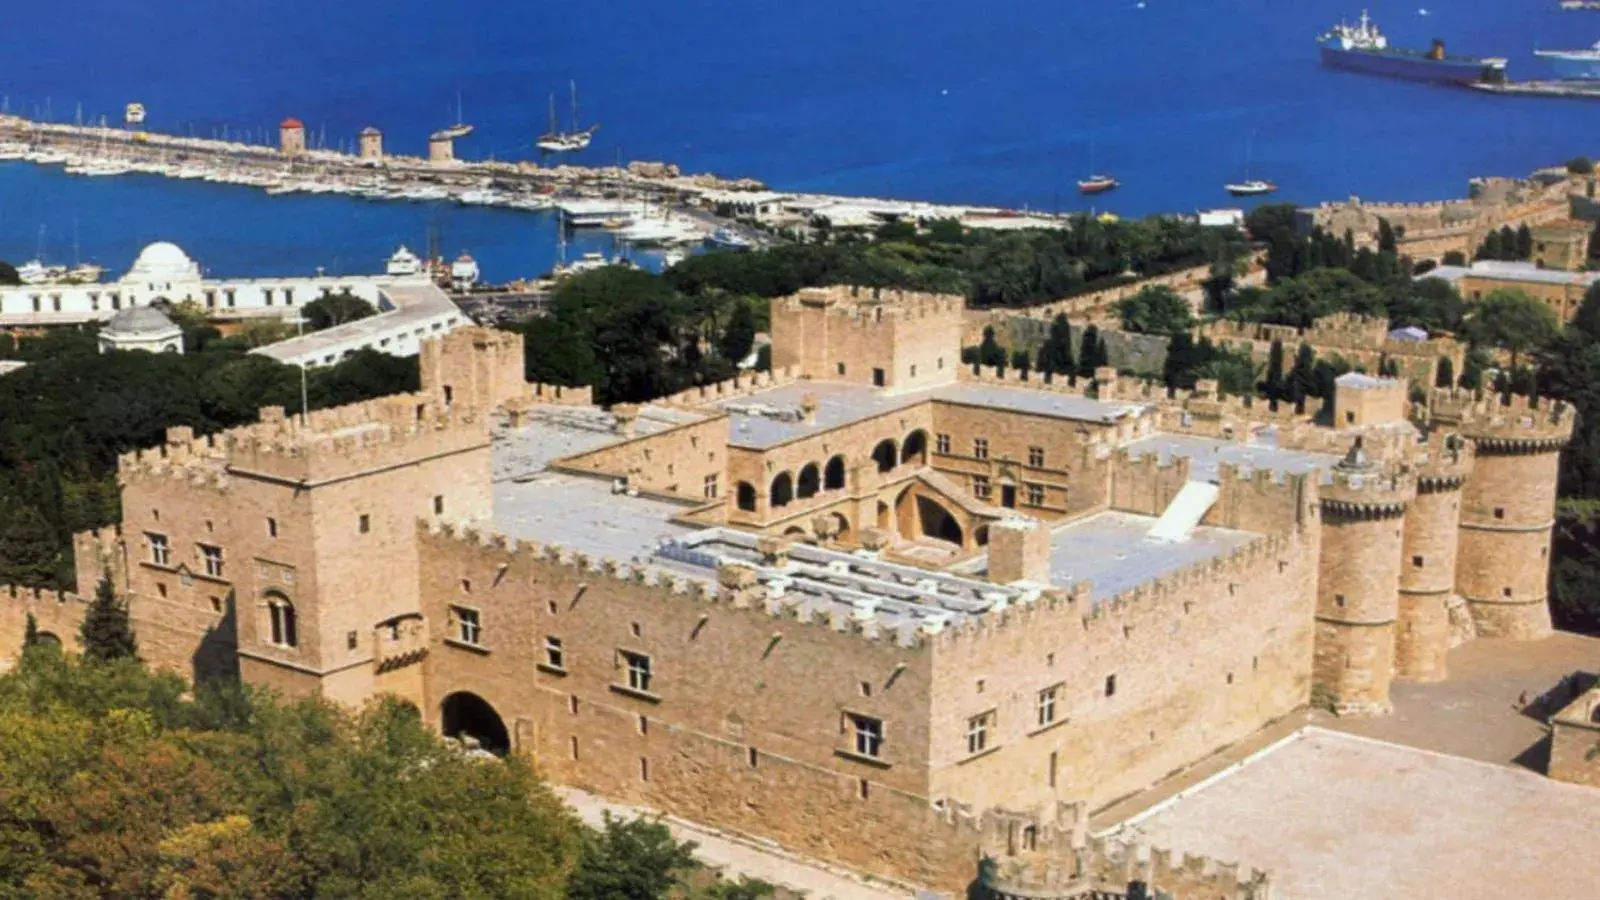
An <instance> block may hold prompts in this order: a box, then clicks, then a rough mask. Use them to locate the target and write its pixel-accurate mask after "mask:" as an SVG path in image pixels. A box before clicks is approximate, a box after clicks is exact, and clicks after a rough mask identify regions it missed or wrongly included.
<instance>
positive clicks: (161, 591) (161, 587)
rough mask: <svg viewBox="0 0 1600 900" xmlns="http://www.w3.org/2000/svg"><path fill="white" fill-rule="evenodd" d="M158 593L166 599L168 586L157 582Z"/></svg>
mask: <svg viewBox="0 0 1600 900" xmlns="http://www.w3.org/2000/svg"><path fill="white" fill-rule="evenodd" d="M156 593H157V594H160V595H161V596H162V597H163V598H164V597H166V596H167V586H166V585H165V584H163V583H161V582H159V581H158V582H156Z"/></svg>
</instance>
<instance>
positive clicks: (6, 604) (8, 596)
mask: <svg viewBox="0 0 1600 900" xmlns="http://www.w3.org/2000/svg"><path fill="white" fill-rule="evenodd" d="M87 608H88V602H87V601H86V600H85V599H84V598H82V597H80V596H79V595H77V594H74V593H69V592H64V591H47V590H43V589H40V588H26V587H17V586H16V585H0V672H7V671H9V670H10V669H11V668H12V667H13V666H15V665H16V664H17V660H18V658H19V657H20V656H21V653H22V639H23V636H24V635H25V634H26V633H27V627H28V616H29V614H32V615H33V618H34V622H35V623H36V624H37V627H38V629H39V633H40V634H41V635H46V636H50V637H54V638H55V639H56V640H57V641H59V642H60V644H61V646H62V647H63V648H65V649H67V650H71V651H78V650H80V649H82V644H81V642H80V641H79V639H78V629H79V627H80V626H81V625H82V624H83V614H84V610H85V609H87ZM46 639H48V637H47V638H46Z"/></svg>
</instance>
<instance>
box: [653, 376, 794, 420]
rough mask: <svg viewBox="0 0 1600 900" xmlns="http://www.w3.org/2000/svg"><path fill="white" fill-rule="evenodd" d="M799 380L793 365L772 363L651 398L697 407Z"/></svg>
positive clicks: (666, 404)
mask: <svg viewBox="0 0 1600 900" xmlns="http://www.w3.org/2000/svg"><path fill="white" fill-rule="evenodd" d="M799 380H800V372H799V370H798V369H796V368H795V367H793V366H781V367H780V366H777V365H774V366H773V368H772V371H770V372H741V373H739V374H738V375H735V376H734V377H732V378H730V379H728V380H726V381H716V382H712V383H711V384H703V385H700V386H698V387H692V388H687V389H685V390H682V391H679V392H678V393H676V394H668V395H667V396H665V397H662V398H660V399H659V400H656V401H654V402H656V403H659V404H661V405H662V406H670V407H679V408H683V409H699V408H701V407H704V406H709V405H711V404H713V403H715V402H717V401H718V400H728V399H732V398H734V397H748V396H749V395H751V394H756V393H760V392H761V391H764V390H766V389H768V388H773V387H779V386H781V385H785V384H793V383H794V382H796V381H799Z"/></svg>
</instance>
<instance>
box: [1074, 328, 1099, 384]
mask: <svg viewBox="0 0 1600 900" xmlns="http://www.w3.org/2000/svg"><path fill="white" fill-rule="evenodd" d="M1099 343H1100V329H1098V328H1096V327H1094V326H1093V325H1089V326H1087V327H1085V328H1084V329H1083V343H1082V344H1081V345H1080V346H1079V348H1078V374H1079V375H1086V376H1091V377H1092V376H1093V375H1094V361H1095V358H1096V353H1097V351H1096V349H1095V347H1096V345H1097V344H1099Z"/></svg>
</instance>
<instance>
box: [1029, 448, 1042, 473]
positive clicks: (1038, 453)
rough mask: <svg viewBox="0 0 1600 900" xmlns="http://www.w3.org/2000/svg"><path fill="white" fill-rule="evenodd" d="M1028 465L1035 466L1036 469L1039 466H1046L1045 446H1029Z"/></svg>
mask: <svg viewBox="0 0 1600 900" xmlns="http://www.w3.org/2000/svg"><path fill="white" fill-rule="evenodd" d="M1028 465H1030V466H1033V467H1034V468H1035V469H1038V468H1041V467H1043V466H1044V448H1043V447H1029V448H1028Z"/></svg>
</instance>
